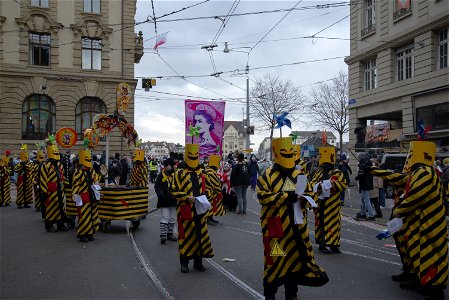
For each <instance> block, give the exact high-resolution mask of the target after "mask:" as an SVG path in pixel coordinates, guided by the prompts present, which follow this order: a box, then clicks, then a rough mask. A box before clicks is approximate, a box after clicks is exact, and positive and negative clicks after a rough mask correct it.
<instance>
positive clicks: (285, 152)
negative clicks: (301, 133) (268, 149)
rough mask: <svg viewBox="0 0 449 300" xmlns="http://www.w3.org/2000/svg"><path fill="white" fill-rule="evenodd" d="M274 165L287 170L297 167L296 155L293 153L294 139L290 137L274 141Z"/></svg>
mask: <svg viewBox="0 0 449 300" xmlns="http://www.w3.org/2000/svg"><path fill="white" fill-rule="evenodd" d="M272 145H273V155H274V160H273V161H274V163H275V164H278V165H280V166H281V167H283V168H286V169H292V168H294V167H295V153H294V151H293V145H292V139H291V138H289V137H286V138H278V139H275V140H273V142H272Z"/></svg>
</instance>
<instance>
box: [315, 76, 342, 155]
mask: <svg viewBox="0 0 449 300" xmlns="http://www.w3.org/2000/svg"><path fill="white" fill-rule="evenodd" d="M311 97H312V99H311V103H310V105H309V106H308V108H307V112H308V115H309V116H310V117H311V119H312V121H313V122H314V123H315V124H316V125H319V126H322V127H324V128H330V129H332V130H335V131H337V132H338V134H339V135H340V153H341V152H342V150H343V134H344V133H346V132H348V131H349V110H348V107H347V104H348V76H347V75H346V74H345V73H343V72H341V71H340V72H339V73H338V75H337V76H336V77H335V78H333V79H332V80H331V81H330V82H327V83H326V82H323V83H320V84H319V85H318V87H316V88H314V89H313V90H312V92H311Z"/></svg>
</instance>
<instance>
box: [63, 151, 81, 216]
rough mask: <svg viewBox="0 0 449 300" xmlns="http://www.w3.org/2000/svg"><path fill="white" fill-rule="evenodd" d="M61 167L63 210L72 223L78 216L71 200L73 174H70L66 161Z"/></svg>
mask: <svg viewBox="0 0 449 300" xmlns="http://www.w3.org/2000/svg"><path fill="white" fill-rule="evenodd" d="M62 165H63V167H64V192H65V210H66V215H67V217H68V218H69V219H71V220H72V222H73V220H74V219H75V218H76V216H77V215H78V210H77V209H76V205H75V201H74V200H73V198H72V177H73V174H71V173H70V170H69V161H68V160H65V163H62ZM73 224H74V223H73Z"/></svg>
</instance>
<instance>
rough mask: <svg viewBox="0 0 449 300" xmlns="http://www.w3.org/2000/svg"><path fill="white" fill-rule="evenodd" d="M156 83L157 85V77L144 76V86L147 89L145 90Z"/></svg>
mask: <svg viewBox="0 0 449 300" xmlns="http://www.w3.org/2000/svg"><path fill="white" fill-rule="evenodd" d="M155 85H156V79H153V78H142V88H143V89H145V91H147V92H148V91H149V90H150V89H151V88H152V87H153V86H155Z"/></svg>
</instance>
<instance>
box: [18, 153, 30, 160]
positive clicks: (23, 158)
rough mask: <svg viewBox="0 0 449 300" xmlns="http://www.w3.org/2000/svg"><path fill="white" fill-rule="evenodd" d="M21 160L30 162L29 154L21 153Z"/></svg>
mask: <svg viewBox="0 0 449 300" xmlns="http://www.w3.org/2000/svg"><path fill="white" fill-rule="evenodd" d="M20 160H21V161H28V160H29V158H28V152H21V153H20Z"/></svg>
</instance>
